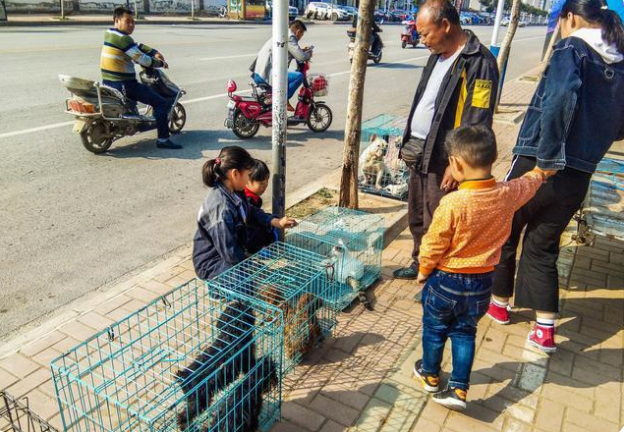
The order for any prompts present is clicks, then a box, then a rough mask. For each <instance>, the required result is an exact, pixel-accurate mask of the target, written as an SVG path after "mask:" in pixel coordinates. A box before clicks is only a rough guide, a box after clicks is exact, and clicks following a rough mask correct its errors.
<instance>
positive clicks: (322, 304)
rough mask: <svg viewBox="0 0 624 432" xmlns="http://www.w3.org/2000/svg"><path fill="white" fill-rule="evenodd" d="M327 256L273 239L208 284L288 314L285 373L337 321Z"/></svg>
mask: <svg viewBox="0 0 624 432" xmlns="http://www.w3.org/2000/svg"><path fill="white" fill-rule="evenodd" d="M324 261H325V260H324V257H322V256H320V255H317V254H315V253H313V252H310V251H306V250H303V249H299V248H297V247H294V246H291V245H288V244H286V243H281V242H277V243H273V244H271V245H270V246H268V247H266V248H264V249H263V250H261V251H260V252H258V253H257V254H255V255H253V256H251V257H250V258H248V259H246V260H245V261H243V262H241V263H240V264H237V265H236V266H234V267H232V268H231V269H229V270H227V271H226V272H224V273H222V274H221V275H219V276H217V277H216V278H214V279H212V280H210V281H208V282H206V284H207V285H208V289H209V290H210V292H211V293H213V294H214V295H219V293H221V292H227V293H232V294H233V295H236V296H239V298H241V299H245V301H249V302H250V303H252V304H254V306H255V307H257V308H259V309H262V308H264V309H266V310H267V313H268V314H270V315H278V314H279V315H282V316H283V317H284V373H288V372H290V371H292V370H293V368H294V367H295V366H296V364H297V363H299V361H301V359H302V358H303V357H304V356H305V355H306V354H307V353H308V352H310V351H311V350H312V348H313V347H314V345H315V344H316V343H317V342H319V341H320V340H322V339H323V338H324V337H325V336H327V335H328V334H330V332H331V330H332V329H333V327H334V326H335V325H336V310H335V308H332V307H330V305H332V304H333V303H335V301H336V287H335V284H334V283H333V281H332V277H331V275H332V272H333V267H332V266H331V265H327V263H325V262H324Z"/></svg>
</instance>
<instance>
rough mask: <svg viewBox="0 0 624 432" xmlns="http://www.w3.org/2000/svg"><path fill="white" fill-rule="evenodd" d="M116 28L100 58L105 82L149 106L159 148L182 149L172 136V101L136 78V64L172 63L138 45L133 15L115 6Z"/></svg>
mask: <svg viewBox="0 0 624 432" xmlns="http://www.w3.org/2000/svg"><path fill="white" fill-rule="evenodd" d="M113 21H114V25H115V27H113V28H110V29H108V30H107V31H106V33H105V35H104V46H103V47H102V55H101V58H100V69H101V71H102V83H103V84H104V85H107V86H109V87H113V88H115V89H117V90H119V91H121V92H122V93H123V94H124V95H125V96H126V97H128V98H130V99H132V100H135V101H138V102H142V103H144V104H147V105H150V106H151V107H152V108H153V109H154V117H155V118H156V125H157V129H158V140H157V142H156V147H158V148H164V149H181V148H182V146H181V145H179V144H175V143H173V142H172V141H171V140H170V139H169V125H168V123H169V120H168V114H169V109H170V102H169V101H167V100H166V99H165V98H163V97H162V96H160V95H159V94H157V93H156V92H154V91H153V90H151V89H150V88H149V87H147V86H146V85H143V84H141V83H139V82H138V81H137V79H136V72H135V70H134V63H137V64H139V65H141V66H144V67H153V68H160V67H164V68H165V69H166V68H168V67H169V66H168V65H167V63H166V62H165V58H164V57H163V55H162V54H161V53H160V52H158V51H156V50H155V49H153V48H150V47H148V46H147V45H143V44H137V43H136V42H134V39H132V37H130V35H131V34H132V32H134V26H135V22H134V15H133V13H132V11H131V10H130V9H128V8H126V7H123V6H120V7H117V8H115V11H114V13H113Z"/></svg>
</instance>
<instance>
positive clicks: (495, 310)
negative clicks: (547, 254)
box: [487, 302, 509, 325]
mask: <svg viewBox="0 0 624 432" xmlns="http://www.w3.org/2000/svg"><path fill="white" fill-rule="evenodd" d="M487 316H488V317H489V318H490V319H492V320H494V321H496V322H497V323H499V324H502V325H505V324H509V307H503V306H499V305H497V304H495V303H494V302H491V303H490V307H489V308H488V311H487Z"/></svg>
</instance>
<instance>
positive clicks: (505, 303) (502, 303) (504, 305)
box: [492, 298, 509, 308]
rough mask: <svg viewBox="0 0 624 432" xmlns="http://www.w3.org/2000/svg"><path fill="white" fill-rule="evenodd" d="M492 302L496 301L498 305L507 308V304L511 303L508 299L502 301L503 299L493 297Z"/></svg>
mask: <svg viewBox="0 0 624 432" xmlns="http://www.w3.org/2000/svg"><path fill="white" fill-rule="evenodd" d="M492 303H494V304H495V305H496V306H498V307H501V308H507V305H508V304H509V302H508V301H506V302H502V301H499V300H496V299H495V298H492Z"/></svg>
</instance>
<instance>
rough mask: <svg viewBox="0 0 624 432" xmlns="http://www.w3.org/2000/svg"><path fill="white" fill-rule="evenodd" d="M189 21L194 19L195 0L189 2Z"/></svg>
mask: <svg viewBox="0 0 624 432" xmlns="http://www.w3.org/2000/svg"><path fill="white" fill-rule="evenodd" d="M135 1H136V0H135ZM191 19H192V20H194V19H195V0H191Z"/></svg>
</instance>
